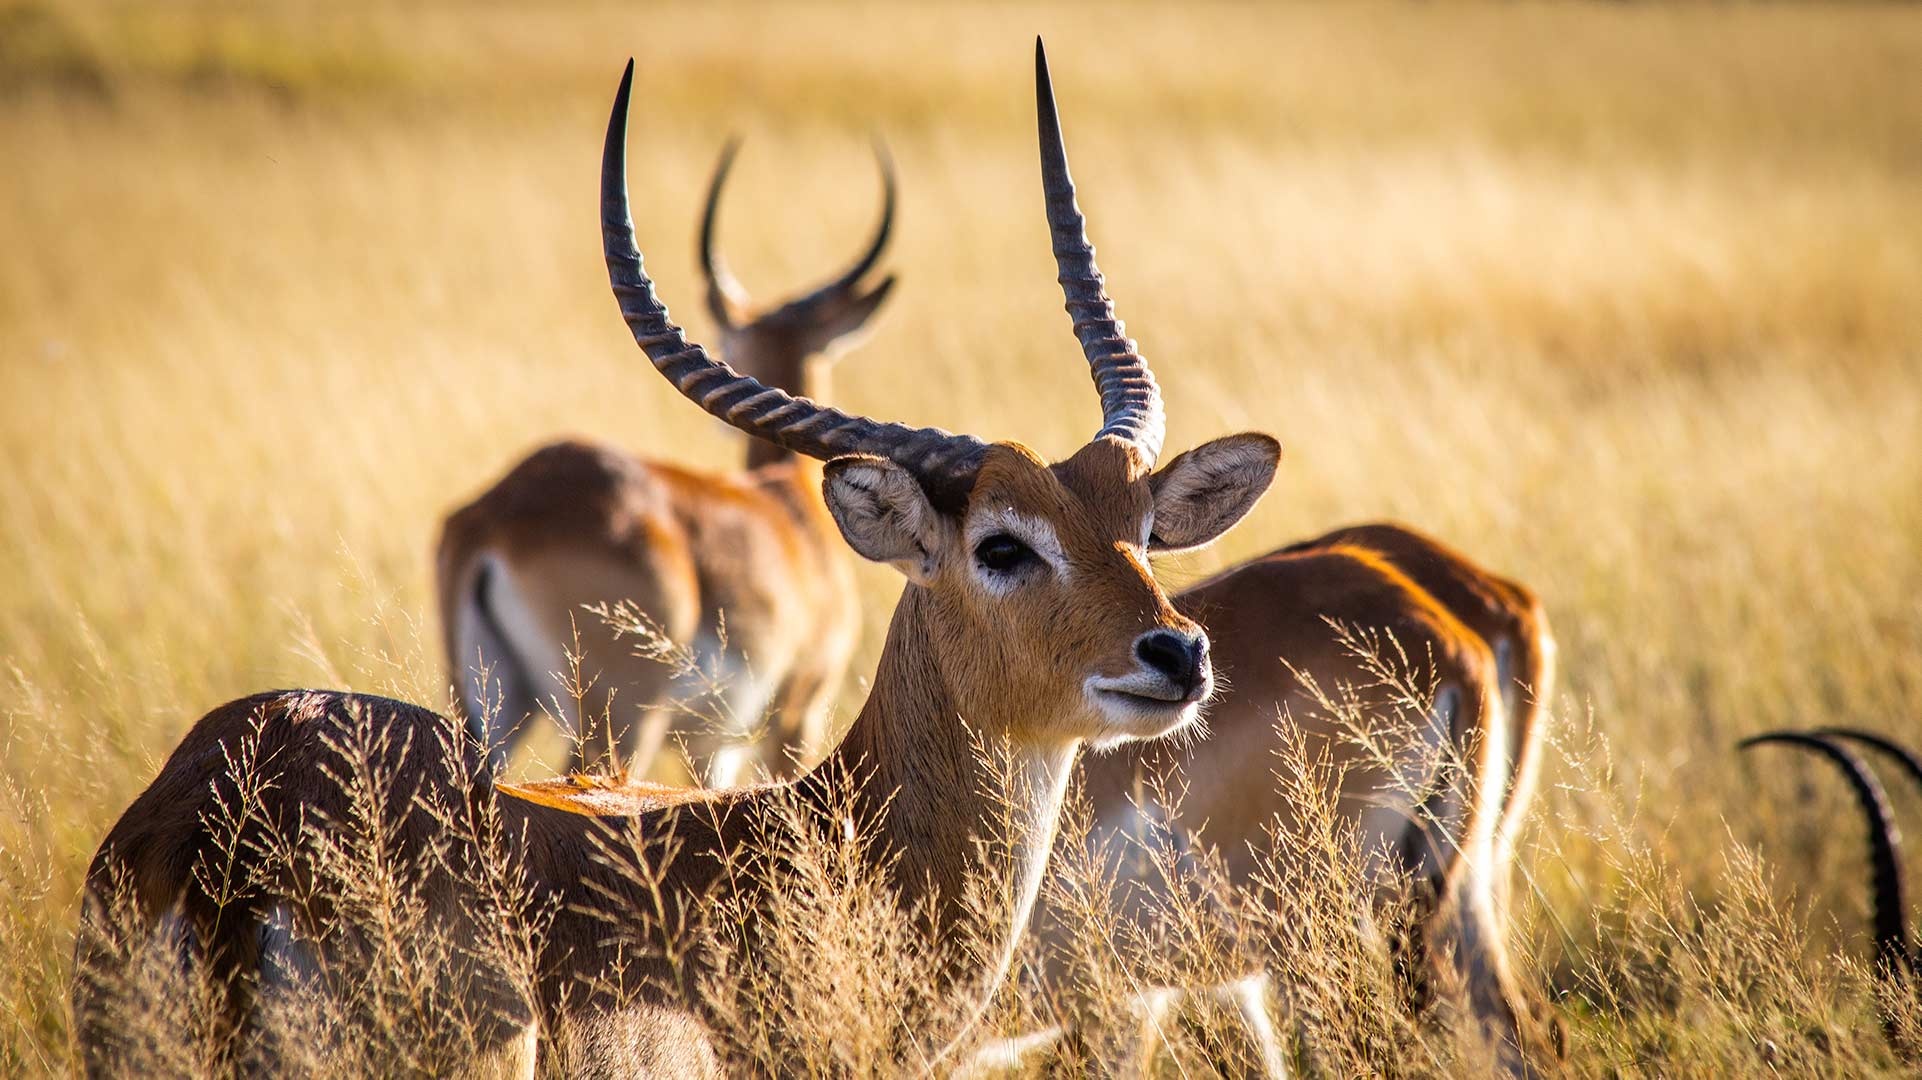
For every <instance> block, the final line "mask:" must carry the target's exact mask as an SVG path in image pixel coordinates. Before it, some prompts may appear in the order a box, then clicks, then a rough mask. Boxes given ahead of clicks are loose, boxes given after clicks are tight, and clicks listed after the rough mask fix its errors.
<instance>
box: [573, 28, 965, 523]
mask: <svg viewBox="0 0 1922 1080" xmlns="http://www.w3.org/2000/svg"><path fill="white" fill-rule="evenodd" d="M633 85H634V62H633V61H632V60H629V61H628V63H627V70H626V72H625V73H623V74H622V76H621V87H620V91H619V92H618V93H617V94H616V95H615V98H614V111H613V113H612V115H610V116H609V117H608V121H607V142H606V144H605V146H604V147H603V149H602V156H601V242H602V249H603V251H604V253H605V254H606V257H607V277H608V281H609V283H610V284H611V285H612V286H613V289H614V296H615V299H616V300H618V301H619V303H620V308H621V318H622V319H624V320H625V321H626V322H627V326H628V329H629V330H630V331H632V332H633V334H634V341H635V343H636V344H638V345H640V347H641V350H642V351H643V352H645V353H646V354H647V358H648V359H649V360H651V361H652V362H653V364H654V367H655V370H657V371H659V372H660V373H661V374H662V375H665V376H666V377H667V380H668V381H669V382H671V383H673V384H674V387H675V389H677V390H679V391H680V392H681V393H682V394H683V395H685V396H686V397H687V398H689V399H690V400H692V401H694V402H695V403H696V404H698V405H700V406H701V408H703V409H705V410H707V411H708V412H709V413H711V414H712V415H714V416H716V417H718V418H720V419H721V420H724V421H726V422H727V423H729V424H732V425H733V426H735V427H737V428H739V429H741V430H742V431H745V432H747V433H748V434H749V435H752V436H754V437H756V438H760V439H765V440H767V441H768V442H771V443H774V444H776V445H777V446H783V447H786V448H787V449H789V450H792V451H794V452H795V453H798V454H806V455H808V456H810V457H816V458H822V459H824V460H825V459H829V458H836V457H840V456H842V455H844V454H874V455H877V456H880V457H885V458H888V459H889V460H891V461H894V462H895V463H897V464H899V465H901V466H902V467H904V468H906V469H908V470H909V471H910V472H912V473H913V474H914V475H915V476H916V477H917V478H918V479H919V480H920V481H921V483H922V485H923V486H924V487H925V488H926V489H927V491H928V494H929V496H930V497H931V498H932V499H934V501H935V502H936V503H937V504H938V505H941V506H942V507H944V508H946V509H953V508H955V507H957V506H959V505H961V504H963V503H964V502H965V501H966V499H967V493H968V491H969V490H970V489H971V488H972V487H973V484H974V474H975V472H976V470H977V469H979V468H980V464H981V459H982V458H983V456H984V455H985V454H986V453H987V444H986V443H984V442H982V441H981V440H979V439H976V438H974V437H972V436H969V435H953V434H950V433H948V432H946V431H942V430H940V429H939V428H911V427H908V426H906V425H904V424H894V423H887V422H884V421H879V420H871V419H869V418H867V417H865V416H855V415H850V414H848V413H844V412H842V411H841V410H839V409H835V408H831V407H829V406H826V405H821V404H818V403H816V402H813V401H810V400H808V399H807V398H798V397H794V396H792V395H790V394H789V393H787V392H786V391H785V390H779V389H776V388H774V387H770V386H767V385H765V384H763V383H761V382H759V381H757V380H755V379H751V378H749V377H747V376H745V375H742V374H741V373H740V372H738V371H735V370H734V369H733V368H731V367H729V366H728V365H727V364H725V363H723V362H721V361H719V360H716V359H714V358H713V357H712V356H709V355H708V353H707V350H705V349H703V348H701V346H699V345H696V344H694V343H693V342H690V341H689V340H688V339H687V336H686V335H685V334H683V333H682V332H681V328H680V327H678V326H676V325H675V324H674V322H673V320H672V319H671V318H670V317H669V315H668V311H667V306H666V305H665V304H663V303H661V300H660V297H658V296H657V295H655V292H654V283H653V282H652V281H650V280H648V277H647V272H646V270H645V269H644V268H643V266H642V263H641V253H640V249H639V248H638V247H636V245H635V243H634V221H633V218H632V217H631V216H630V213H629V210H628V199H627V108H628V98H629V95H630V94H631V93H632V92H633Z"/></svg>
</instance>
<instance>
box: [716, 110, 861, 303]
mask: <svg viewBox="0 0 1922 1080" xmlns="http://www.w3.org/2000/svg"><path fill="white" fill-rule="evenodd" d="M740 149H741V140H740V139H739V138H738V137H730V138H729V139H728V140H727V143H726V144H725V145H723V146H722V147H721V158H720V160H719V161H718V162H717V163H716V164H715V166H714V178H713V179H712V180H710V181H708V185H707V205H706V207H705V208H704V209H703V210H702V211H701V245H700V246H701V273H702V274H703V275H705V276H706V278H707V310H708V313H709V314H710V315H712V316H713V317H714V321H715V322H716V323H717V324H718V325H720V326H721V327H722V328H724V329H728V330H733V329H737V326H736V324H735V319H734V316H735V314H736V313H737V312H739V311H741V310H743V309H745V308H746V307H747V305H748V294H747V290H746V289H745V288H743V287H742V285H741V282H740V279H738V278H736V277H735V276H734V274H733V272H732V271H730V270H729V269H728V266H727V260H725V259H724V258H722V257H721V254H720V251H719V249H718V248H717V246H716V245H715V242H714V237H715V221H716V219H718V218H719V216H720V207H721V189H722V188H723V187H725V186H726V184H727V178H728V174H729V173H730V172H731V171H732V170H733V168H734V156H735V155H736V154H737V153H739V152H740ZM874 161H875V164H876V165H878V166H879V167H880V170H881V221H880V223H879V224H878V225H876V226H875V229H874V239H873V240H870V241H869V242H868V247H867V250H866V251H864V252H862V253H861V256H860V258H858V259H856V260H854V265H852V266H850V267H848V268H847V269H846V270H845V271H843V272H842V273H841V275H840V276H839V277H836V278H835V279H834V280H832V281H830V282H828V283H827V284H825V285H822V286H820V287H819V288H816V289H814V290H812V291H811V292H808V293H806V294H804V295H802V296H800V297H797V298H796V299H794V300H792V301H790V302H789V303H787V304H785V305H783V306H784V308H785V309H788V310H794V311H802V310H806V309H810V308H816V307H819V306H821V305H823V304H827V303H830V302H832V301H838V300H843V299H847V298H848V297H849V294H851V293H852V292H853V291H854V287H855V286H856V285H859V284H860V283H861V279H862V278H864V277H866V276H867V274H868V271H870V270H872V269H874V264H875V263H878V262H880V261H881V256H882V254H883V253H885V252H886V251H887V248H888V240H889V239H891V238H892V237H893V236H894V206H895V201H896V196H897V192H896V184H895V178H894V158H893V156H892V155H890V154H889V153H888V147H887V143H885V142H883V141H882V140H881V137H880V136H879V135H876V136H875V137H874Z"/></svg>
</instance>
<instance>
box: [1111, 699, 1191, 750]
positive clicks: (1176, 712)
mask: <svg viewBox="0 0 1922 1080" xmlns="http://www.w3.org/2000/svg"><path fill="white" fill-rule="evenodd" d="M1089 696H1090V697H1092V698H1094V706H1095V710H1096V711H1097V712H1098V713H1099V714H1100V716H1101V719H1102V722H1103V727H1104V728H1105V729H1106V730H1104V731H1102V733H1101V734H1099V735H1097V736H1095V737H1094V738H1092V739H1090V740H1088V745H1089V746H1090V747H1091V748H1092V749H1095V750H1105V749H1107V748H1109V747H1111V746H1114V745H1115V744H1117V743H1124V742H1131V741H1133V740H1136V739H1158V738H1161V737H1162V736H1163V735H1171V734H1173V733H1175V732H1176V731H1179V730H1181V729H1182V728H1184V727H1187V726H1188V725H1189V724H1192V723H1194V722H1195V718H1196V717H1197V716H1200V715H1201V703H1200V702H1198V701H1155V700H1153V699H1152V698H1142V697H1135V696H1133V695H1130V694H1120V693H1115V692H1112V691H1103V690H1096V691H1093V692H1092V693H1091V694H1090V695H1089Z"/></svg>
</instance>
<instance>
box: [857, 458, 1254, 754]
mask: <svg viewBox="0 0 1922 1080" xmlns="http://www.w3.org/2000/svg"><path fill="white" fill-rule="evenodd" d="M1279 455H1280V447H1279V445H1278V444H1277V443H1275V442H1274V440H1272V439H1270V438H1268V437H1267V436H1263V435H1242V436H1234V437H1231V438H1227V439H1220V440H1217V441H1215V442H1213V443H1209V444H1207V445H1206V446H1204V447H1201V448H1198V449H1197V450H1194V451H1191V452H1190V453H1188V454H1184V455H1182V456H1181V457H1179V458H1177V459H1176V460H1175V461H1173V462H1171V463H1170V464H1169V466H1168V467H1167V468H1166V469H1163V470H1161V471H1160V472H1158V473H1151V472H1150V471H1149V469H1148V467H1147V465H1146V461H1145V458H1144V456H1143V455H1142V454H1141V453H1140V451H1139V449H1138V448H1137V447H1135V446H1133V445H1131V444H1129V443H1128V442H1126V441H1123V440H1121V439H1117V438H1112V437H1103V438H1099V439H1096V440H1095V441H1094V442H1091V443H1089V444H1088V445H1087V446H1085V447H1083V448H1082V449H1081V450H1080V451H1079V452H1078V453H1076V454H1075V455H1074V456H1073V457H1072V458H1069V459H1068V460H1067V461H1064V462H1061V463H1059V464H1056V465H1049V464H1047V463H1046V462H1044V461H1042V460H1041V459H1040V458H1039V457H1038V456H1036V455H1035V454H1034V453H1033V452H1032V451H1030V450H1028V449H1027V448H1026V447H1023V446H1019V445H1016V444H1007V443H1004V444H998V445H995V446H993V447H990V448H989V449H988V452H987V454H986V456H985V458H984V460H983V461H982V464H981V468H980V470H979V472H978V473H977V474H976V477H975V481H974V486H973V489H972V491H971V492H970V493H969V495H968V498H967V500H966V504H965V506H964V507H963V508H961V509H960V510H959V511H956V512H947V513H944V512H942V511H940V510H937V509H936V508H935V505H934V504H933V502H932V501H930V499H929V497H928V495H927V493H926V491H924V490H923V489H922V487H921V486H920V485H919V484H918V483H916V482H915V480H914V478H913V477H912V476H910V475H909V474H907V473H906V472H905V471H904V470H901V469H900V468H899V467H898V466H894V465H892V464H891V463H889V462H885V461H881V460H878V459H872V458H851V459H841V460H839V461H836V462H835V463H833V464H832V465H830V467H829V470H828V476H827V479H826V496H827V501H828V507H829V509H830V510H831V511H832V512H833V513H834V516H835V520H836V521H837V522H838V523H839V524H840V526H841V530H842V533H843V535H844V536H846V538H847V540H848V542H849V543H850V544H851V545H852V546H853V547H854V549H855V550H856V551H857V552H859V553H860V554H862V555H864V556H866V557H867V558H870V559H876V560H877V561H881V562H887V563H890V564H892V565H894V566H896V567H897V568H899V569H900V570H901V571H902V572H903V573H904V574H906V575H907V576H908V578H909V580H910V581H912V582H914V583H915V585H917V586H919V587H921V588H924V589H926V590H927V591H928V596H927V597H926V599H927V602H928V605H927V611H928V624H929V626H930V633H931V636H932V637H933V638H934V640H933V641H931V642H930V643H929V644H930V645H931V646H932V648H931V652H932V655H933V664H934V666H935V667H936V669H937V670H938V671H939V672H940V675H941V678H942V681H943V683H944V684H945V686H946V689H947V690H948V691H949V693H950V694H952V695H953V697H954V699H955V702H956V704H957V706H959V708H960V709H961V711H962V714H963V718H964V719H966V720H968V721H969V722H970V723H974V724H976V725H977V726H982V727H988V726H992V725H994V724H996V723H997V718H1019V719H1017V720H1011V721H1010V722H1012V723H1018V724H1020V725H1021V726H1020V728H1019V729H1018V730H1009V731H1006V732H1005V734H1007V735H1009V736H1011V737H1013V738H1016V739H1018V740H1034V741H1048V742H1059V741H1063V740H1077V741H1087V742H1089V743H1091V744H1093V745H1095V746H1097V747H1099V746H1104V745H1109V744H1112V743H1115V742H1119V741H1123V740H1127V739H1141V738H1153V737H1155V736H1159V735H1165V734H1167V733H1169V732H1171V731H1174V730H1176V729H1178V728H1180V727H1182V726H1183V725H1185V724H1187V723H1189V722H1191V721H1193V720H1194V719H1195V717H1196V716H1197V715H1199V713H1200V710H1201V707H1202V705H1203V703H1204V702H1205V701H1206V700H1207V698H1208V695H1209V694H1210V693H1211V692H1212V691H1213V689H1214V675H1213V670H1212V667H1211V666H1210V664H1209V660H1208V637H1207V634H1206V633H1204V632H1203V631H1202V629H1201V627H1200V626H1198V625H1196V624H1195V623H1194V621H1193V620H1191V619H1188V618H1187V617H1185V616H1183V615H1182V614H1181V613H1180V612H1178V611H1176V610H1175V609H1174V607H1173V606H1172V605H1171V604H1170V603H1169V601H1168V596H1167V594H1166V593H1165V592H1164V591H1163V590H1162V589H1161V586H1160V585H1159V584H1158V583H1157V582H1156V581H1155V576H1154V571H1153V570H1152V569H1151V568H1150V567H1149V565H1148V553H1149V551H1150V550H1151V549H1154V548H1157V547H1161V546H1166V545H1165V544H1164V543H1161V542H1158V540H1157V538H1158V536H1159V533H1158V531H1157V530H1158V526H1157V522H1165V523H1168V524H1169V525H1171V526H1173V527H1174V528H1175V529H1178V530H1179V531H1178V532H1176V535H1177V536H1179V537H1180V538H1181V539H1182V540H1183V541H1185V543H1184V544H1182V545H1181V546H1195V545H1196V544H1198V543H1203V542H1206V541H1207V540H1210V539H1213V538H1214V537H1215V536H1217V535H1219V534H1220V533H1221V532H1223V531H1225V530H1226V529H1227V528H1228V527H1229V526H1231V525H1233V524H1234V523H1235V522H1236V521H1237V520H1239V519H1240V518H1241V516H1242V515H1243V514H1245V513H1246V512H1247V511H1248V509H1249V508H1250V507H1252V506H1253V505H1254V502H1255V500H1256V499H1257V498H1259V497H1260V495H1261V493H1262V492H1263V491H1264V490H1266V488H1267V487H1268V484H1269V482H1270V481H1271V480H1272V479H1273V477H1274V470H1275V465H1276V462H1277V460H1278V458H1279Z"/></svg>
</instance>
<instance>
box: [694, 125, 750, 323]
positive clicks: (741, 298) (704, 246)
mask: <svg viewBox="0 0 1922 1080" xmlns="http://www.w3.org/2000/svg"><path fill="white" fill-rule="evenodd" d="M740 150H741V139H740V136H738V135H730V136H728V140H727V142H726V143H724V144H722V146H721V160H720V161H718V162H716V163H715V165H714V179H712V180H709V181H708V183H707V207H706V208H705V209H703V210H702V211H701V274H702V276H704V277H706V278H707V312H708V314H709V315H712V316H713V317H714V322H715V323H716V324H717V325H718V326H720V327H721V328H722V329H723V330H732V329H734V311H735V309H738V308H742V307H745V306H747V290H746V289H743V288H741V282H740V280H739V279H737V278H736V277H735V276H734V274H733V272H732V271H730V270H729V269H728V268H727V263H726V262H725V261H724V260H722V258H721V256H720V254H719V253H718V252H716V251H715V250H714V219H715V217H716V216H717V215H718V213H719V212H720V209H721V188H722V187H724V186H726V184H727V174H728V171H729V170H731V169H733V168H734V155H735V154H737V153H739V152H740Z"/></svg>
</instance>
